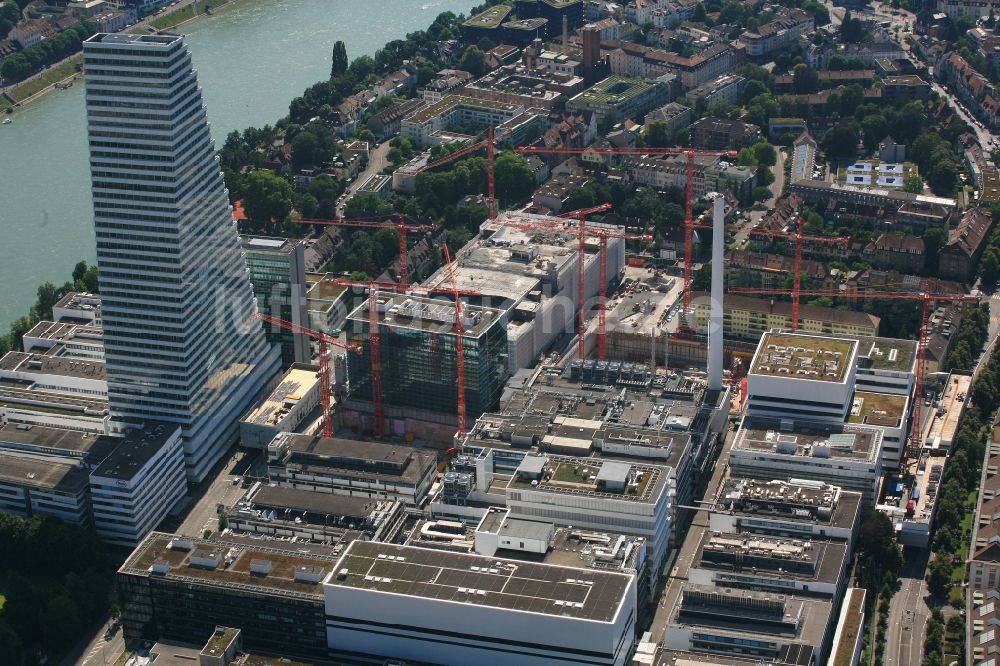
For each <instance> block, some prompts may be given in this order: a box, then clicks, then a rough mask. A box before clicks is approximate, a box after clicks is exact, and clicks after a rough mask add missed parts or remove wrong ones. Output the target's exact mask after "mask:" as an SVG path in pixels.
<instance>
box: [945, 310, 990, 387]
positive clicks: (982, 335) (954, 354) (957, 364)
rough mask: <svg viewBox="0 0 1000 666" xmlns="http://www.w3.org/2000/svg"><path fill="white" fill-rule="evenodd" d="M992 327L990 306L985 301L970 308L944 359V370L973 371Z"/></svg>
mask: <svg viewBox="0 0 1000 666" xmlns="http://www.w3.org/2000/svg"><path fill="white" fill-rule="evenodd" d="M989 329H990V306H989V305H988V304H986V303H983V304H982V305H980V306H979V307H978V308H975V309H970V310H969V311H968V312H967V313H966V315H965V316H964V317H963V318H962V323H961V324H960V325H959V327H958V333H957V334H956V337H955V342H954V345H953V346H952V348H951V351H950V352H948V356H946V357H945V360H944V368H943V369H944V370H945V371H951V370H958V371H959V372H971V371H972V368H973V366H974V364H975V360H976V357H977V356H979V350H980V349H982V348H983V343H985V342H986V336H987V335H988V334H989Z"/></svg>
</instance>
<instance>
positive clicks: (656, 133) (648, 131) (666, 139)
mask: <svg viewBox="0 0 1000 666" xmlns="http://www.w3.org/2000/svg"><path fill="white" fill-rule="evenodd" d="M642 137H643V140H645V142H646V145H647V146H649V147H650V148H666V147H667V146H669V145H670V132H669V130H668V129H667V124H666V123H665V122H663V121H662V120H650V121H649V122H647V123H646V125H645V126H644V127H643V134H642Z"/></svg>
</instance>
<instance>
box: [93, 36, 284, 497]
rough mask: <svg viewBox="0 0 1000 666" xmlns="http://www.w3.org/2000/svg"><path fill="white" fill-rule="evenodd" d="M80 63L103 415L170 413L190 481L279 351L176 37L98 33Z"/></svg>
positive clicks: (215, 452) (220, 446) (230, 434)
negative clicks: (259, 305) (270, 337)
mask: <svg viewBox="0 0 1000 666" xmlns="http://www.w3.org/2000/svg"><path fill="white" fill-rule="evenodd" d="M84 67H85V70H86V74H87V77H86V107H87V131H88V139H89V144H90V170H91V179H92V191H93V199H94V228H95V232H96V239H97V263H98V268H99V270H100V286H101V297H102V313H103V324H104V345H105V357H106V362H107V375H108V399H109V404H110V409H111V414H112V419H113V421H115V422H118V423H121V422H142V421H146V420H150V419H155V420H160V421H169V422H173V423H179V424H181V425H182V428H183V440H184V441H183V444H184V456H185V464H186V467H187V474H188V478H189V479H191V480H194V481H199V480H201V479H203V478H204V477H205V475H206V474H207V472H208V470H209V469H210V467H211V466H212V464H213V463H215V462H216V461H217V460H218V458H219V456H220V455H221V454H222V452H223V451H225V450H226V448H228V447H229V445H230V444H231V443H232V442H233V441H234V439H235V437H236V433H237V428H236V426H237V420H238V419H239V417H240V416H242V415H243V413H245V411H246V410H247V409H248V407H249V406H250V403H251V401H253V400H254V399H255V398H256V397H257V396H258V395H259V394H260V393H261V392H262V391H263V390H265V389H267V388H269V386H270V383H271V381H272V379H273V378H274V376H275V375H276V373H277V370H278V366H279V352H278V350H277V349H276V348H270V347H269V346H268V344H267V342H266V341H265V338H264V332H263V330H262V329H261V326H260V323H259V322H258V321H257V320H256V318H255V304H254V296H253V292H252V290H251V287H250V281H249V275H248V270H247V265H246V262H245V260H244V258H243V254H242V252H241V248H240V240H239V238H238V235H237V232H236V226H235V223H234V222H233V215H232V209H231V208H230V206H229V201H228V195H227V192H226V187H225V183H224V182H223V179H222V171H221V169H220V167H219V163H218V158H217V157H216V155H215V145H214V143H213V142H212V137H211V136H210V134H209V127H208V121H207V119H206V116H205V107H204V104H203V103H202V97H201V89H200V88H199V87H198V79H197V74H196V72H195V70H194V67H193V66H192V62H191V54H190V52H189V51H188V49H187V46H186V45H185V43H184V38H183V37H180V36H177V35H127V34H115V35H108V34H98V35H95V36H93V37H91V38H90V39H88V40H87V41H86V42H85V43H84Z"/></svg>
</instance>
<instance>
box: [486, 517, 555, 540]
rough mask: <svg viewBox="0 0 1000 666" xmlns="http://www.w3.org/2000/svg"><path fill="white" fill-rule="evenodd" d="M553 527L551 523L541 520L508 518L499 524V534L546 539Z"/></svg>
mask: <svg viewBox="0 0 1000 666" xmlns="http://www.w3.org/2000/svg"><path fill="white" fill-rule="evenodd" d="M554 529H555V527H554V525H553V524H552V523H546V522H544V521H541V520H525V519H523V518H508V519H507V520H505V521H503V525H501V526H500V531H499V534H500V535H501V536H508V537H512V538H521V539H536V540H539V541H541V540H542V539H548V538H549V536H550V535H551V534H552V531H553V530H554Z"/></svg>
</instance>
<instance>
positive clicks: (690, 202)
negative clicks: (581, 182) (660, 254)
mask: <svg viewBox="0 0 1000 666" xmlns="http://www.w3.org/2000/svg"><path fill="white" fill-rule="evenodd" d="M518 151H520V152H521V153H524V154H529V155H538V154H547V155H580V154H583V153H597V154H600V155H684V156H685V157H686V158H687V159H686V160H685V161H686V164H685V173H684V293H683V304H684V313H685V314H687V313H688V312H689V311H690V309H691V281H692V277H693V269H692V266H693V263H694V257H693V256H692V253H693V245H694V159H695V157H731V158H735V157H736V151H732V150H728V151H718V150H696V149H694V148H628V147H625V148H613V147H600V148H597V147H593V146H592V147H589V148H546V147H544V146H519V147H518Z"/></svg>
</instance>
